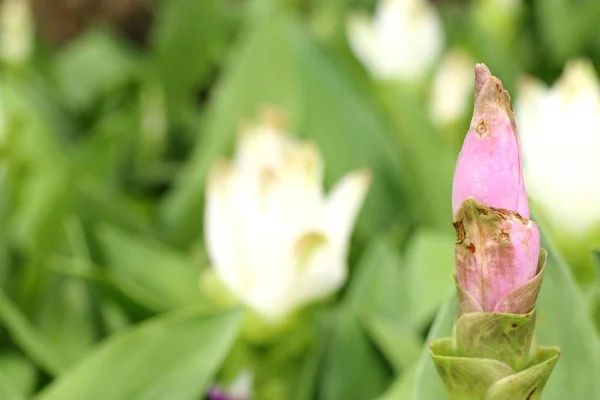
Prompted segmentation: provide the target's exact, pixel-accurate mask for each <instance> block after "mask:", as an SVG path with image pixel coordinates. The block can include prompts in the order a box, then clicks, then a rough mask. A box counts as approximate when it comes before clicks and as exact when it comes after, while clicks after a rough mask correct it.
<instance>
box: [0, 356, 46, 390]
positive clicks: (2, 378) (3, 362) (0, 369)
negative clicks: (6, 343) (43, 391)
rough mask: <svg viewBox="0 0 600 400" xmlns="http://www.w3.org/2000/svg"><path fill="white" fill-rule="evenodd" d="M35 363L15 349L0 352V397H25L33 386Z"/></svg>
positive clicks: (35, 374)
mask: <svg viewBox="0 0 600 400" xmlns="http://www.w3.org/2000/svg"><path fill="white" fill-rule="evenodd" d="M36 378H37V371H36V368H35V365H34V364H33V363H32V362H31V361H30V360H28V359H27V358H25V357H24V356H23V355H22V354H20V353H18V352H16V351H14V350H13V351H10V350H9V351H7V350H3V351H1V352H0V398H1V399H8V400H17V399H25V398H26V397H28V396H30V395H31V393H32V392H33V390H34V388H35V383H36Z"/></svg>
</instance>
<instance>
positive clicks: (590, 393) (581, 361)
mask: <svg viewBox="0 0 600 400" xmlns="http://www.w3.org/2000/svg"><path fill="white" fill-rule="evenodd" d="M543 247H545V248H546V249H547V250H548V253H549V258H548V263H547V265H546V271H545V274H544V282H543V284H542V290H541V292H540V297H539V299H538V303H537V313H538V317H537V324H536V332H537V334H536V335H537V342H538V344H540V345H547V346H558V347H560V348H561V351H562V353H561V355H560V358H559V360H558V363H557V364H556V366H555V367H554V371H553V372H552V375H551V376H550V379H549V380H548V383H547V385H546V387H545V389H544V400H559V399H567V398H568V399H573V400H579V399H581V400H583V399H595V398H600V381H598V379H596V377H598V376H600V361H599V360H600V340H599V338H598V335H597V333H596V331H595V328H594V324H593V322H592V320H591V318H590V314H589V311H590V310H589V307H588V303H587V301H586V299H585V298H584V297H583V295H582V294H581V292H580V291H579V289H578V288H577V286H576V285H575V282H574V281H573V277H572V275H571V272H570V270H569V268H568V267H567V266H566V265H565V263H564V262H563V260H562V259H561V258H560V255H559V254H558V253H556V252H555V251H554V246H553V245H552V243H550V242H549V240H548V239H547V238H546V239H545V240H544V242H543ZM455 302H456V300H455V297H454V296H452V300H448V301H447V302H446V303H445V305H444V306H443V307H442V309H441V310H440V312H439V313H438V316H437V318H436V323H435V324H434V326H433V327H432V330H431V332H430V335H429V340H431V339H436V338H440V337H444V336H449V335H450V331H451V329H452V325H453V322H454V318H455V315H456V307H455ZM443 393H444V391H443V387H442V383H441V380H440V379H439V377H438V376H437V372H436V370H435V367H434V366H433V362H432V361H431V358H430V355H429V349H428V348H425V349H424V351H423V355H422V356H421V361H420V365H419V368H418V371H417V380H416V385H415V390H414V392H413V397H412V398H413V399H414V400H417V399H430V398H431V399H437V398H443Z"/></svg>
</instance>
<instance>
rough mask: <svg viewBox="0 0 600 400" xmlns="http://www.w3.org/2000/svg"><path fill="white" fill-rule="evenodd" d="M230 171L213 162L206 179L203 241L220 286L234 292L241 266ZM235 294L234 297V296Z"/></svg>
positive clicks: (226, 164)
mask: <svg viewBox="0 0 600 400" xmlns="http://www.w3.org/2000/svg"><path fill="white" fill-rule="evenodd" d="M233 172H234V171H233V167H232V166H231V165H230V164H229V163H228V162H227V161H225V160H217V161H216V162H215V163H214V165H213V167H212V169H211V171H210V173H209V178H208V184H207V189H206V202H205V212H204V240H205V243H206V250H207V253H208V255H209V257H210V259H211V261H212V264H213V268H214V269H215V270H216V272H217V273H218V274H219V276H220V277H221V279H222V280H223V282H224V283H225V284H226V285H227V286H228V287H229V288H231V289H232V290H233V291H234V292H237V291H238V290H239V288H240V284H241V280H240V278H241V274H240V271H241V269H242V268H243V266H244V262H243V259H242V254H241V252H240V250H241V249H240V243H239V241H240V240H239V239H240V238H239V236H238V235H239V233H238V226H237V224H236V221H235V217H234V215H233V214H232V212H233V211H234V210H232V209H231V182H232V174H233ZM236 294H237V293H236Z"/></svg>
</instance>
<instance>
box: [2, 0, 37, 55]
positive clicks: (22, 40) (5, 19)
mask: <svg viewBox="0 0 600 400" xmlns="http://www.w3.org/2000/svg"><path fill="white" fill-rule="evenodd" d="M32 46H33V15H32V10H31V5H30V3H29V0H3V1H1V2H0V58H1V59H2V60H3V61H5V62H7V63H10V64H21V63H23V62H24V61H26V60H27V58H28V57H29V55H30V54H31V49H32Z"/></svg>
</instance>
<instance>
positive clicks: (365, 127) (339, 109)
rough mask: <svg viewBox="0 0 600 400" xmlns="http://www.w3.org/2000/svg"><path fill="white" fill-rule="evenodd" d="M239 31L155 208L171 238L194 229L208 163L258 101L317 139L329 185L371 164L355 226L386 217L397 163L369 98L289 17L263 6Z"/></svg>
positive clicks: (393, 202)
mask: <svg viewBox="0 0 600 400" xmlns="http://www.w3.org/2000/svg"><path fill="white" fill-rule="evenodd" d="M241 37H242V38H243V40H242V42H241V44H240V48H239V49H236V51H234V52H233V54H234V55H235V57H232V58H231V60H230V62H229V63H228V64H227V65H226V66H225V70H224V74H223V79H222V80H221V82H220V84H219V86H218V88H217V90H216V91H215V93H214V97H213V99H214V101H212V103H211V107H210V109H209V111H208V112H209V114H208V119H207V125H206V126H205V130H204V131H203V135H202V138H201V139H200V140H199V141H198V142H197V145H196V147H195V149H194V154H193V156H192V158H191V160H190V161H189V162H188V164H187V166H186V168H185V170H183V171H182V174H181V176H180V179H179V180H178V182H177V184H176V186H175V188H174V190H173V191H172V192H171V193H170V195H169V197H168V198H167V199H166V202H165V203H164V206H163V208H162V215H163V217H164V219H165V220H166V222H167V226H168V228H169V229H170V233H171V235H172V237H173V239H174V241H175V242H177V243H180V244H186V243H189V242H190V241H191V240H193V239H195V238H196V237H197V236H198V235H199V234H200V233H201V226H202V224H201V220H202V213H203V207H202V201H203V189H204V185H205V179H206V175H207V171H208V169H209V167H210V166H211V164H212V163H213V161H214V160H215V158H216V157H217V156H220V155H224V154H223V153H224V152H225V151H226V150H227V149H229V148H230V147H231V145H232V144H233V139H234V137H235V131H236V127H237V126H238V124H239V123H240V122H241V121H247V120H255V119H256V117H257V113H258V112H259V111H260V108H261V107H263V106H265V105H270V106H274V107H278V108H279V109H280V110H281V111H283V113H284V114H285V115H286V117H287V120H288V130H289V131H290V132H291V133H297V134H300V135H301V136H306V137H309V138H311V139H313V140H314V141H315V142H316V143H317V145H318V146H319V148H320V149H321V151H322V153H323V155H324V159H325V160H326V183H327V184H328V185H331V184H333V183H334V182H336V181H337V180H338V179H339V178H340V177H342V175H344V174H346V173H348V172H350V171H352V170H354V169H357V168H363V167H368V168H370V169H372V171H373V173H374V176H375V177H376V179H375V180H374V182H373V185H372V187H371V189H370V192H369V196H368V198H367V200H366V203H365V205H364V207H363V213H362V216H361V218H360V219H359V221H358V227H357V231H359V232H361V233H362V234H363V235H368V234H370V233H373V232H374V231H375V230H376V229H378V228H379V227H381V226H385V225H387V224H389V223H390V222H391V220H393V217H394V216H395V215H396V214H397V213H398V209H399V206H398V203H399V202H401V198H400V194H399V193H398V187H397V185H398V184H397V182H398V181H399V177H398V171H399V168H400V166H399V163H398V160H397V158H396V154H395V153H394V150H393V146H391V145H390V139H389V136H388V131H387V127H386V126H385V124H384V123H383V122H382V121H381V119H379V118H378V117H377V112H376V111H375V110H374V109H372V105H371V104H370V103H368V102H367V101H365V99H364V98H363V96H362V95H361V93H360V91H359V90H358V89H357V88H356V86H355V85H354V84H353V82H352V81H350V80H349V79H348V77H347V76H345V74H344V73H343V71H341V70H340V69H339V68H337V66H336V64H335V63H334V62H333V61H332V60H331V59H330V58H329V57H328V56H327V55H326V54H324V53H323V52H322V51H321V49H320V48H319V47H317V46H316V45H315V43H314V42H313V41H312V40H311V39H310V37H309V36H308V35H307V33H306V32H305V31H304V30H303V29H302V28H301V27H300V26H299V25H298V24H297V23H296V21H295V20H293V19H291V18H289V17H286V16H285V15H279V14H277V13H274V14H269V15H267V16H265V17H264V18H263V19H262V20H261V23H260V24H258V25H255V29H252V30H251V31H249V32H245V34H243V35H241Z"/></svg>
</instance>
